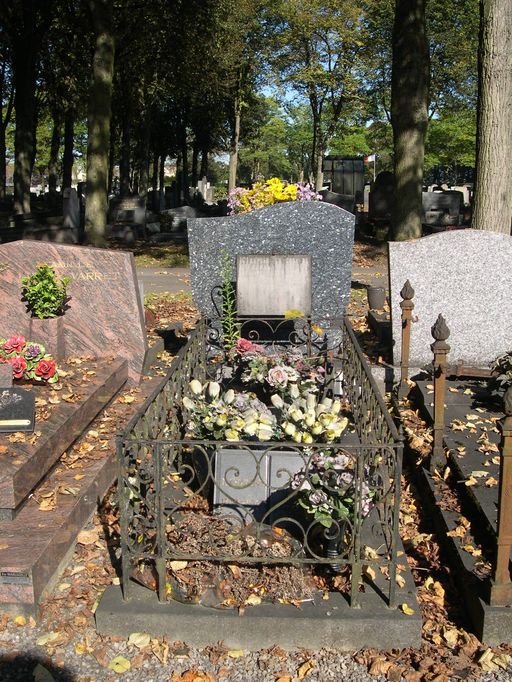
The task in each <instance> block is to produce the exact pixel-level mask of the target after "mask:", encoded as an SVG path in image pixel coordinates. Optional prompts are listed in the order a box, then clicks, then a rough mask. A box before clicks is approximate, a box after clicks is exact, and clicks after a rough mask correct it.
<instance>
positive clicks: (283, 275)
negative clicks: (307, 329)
mask: <svg viewBox="0 0 512 682" xmlns="http://www.w3.org/2000/svg"><path fill="white" fill-rule="evenodd" d="M237 310H238V313H239V314H240V315H284V313H285V311H286V310H298V311H300V312H301V313H303V314H304V315H309V314H310V313H311V257H310V256H266V255H262V256H238V257H237Z"/></svg>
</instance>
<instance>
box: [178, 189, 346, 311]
mask: <svg viewBox="0 0 512 682" xmlns="http://www.w3.org/2000/svg"><path fill="white" fill-rule="evenodd" d="M188 237H189V250H190V273H191V284H192V293H193V296H194V300H195V302H196V305H197V306H198V308H199V310H200V311H201V313H202V314H203V315H206V316H210V317H215V316H216V315H217V314H218V313H217V311H216V310H215V306H214V304H213V301H212V291H213V289H214V288H215V287H216V286H218V285H220V284H221V283H222V280H221V267H220V263H221V257H222V253H223V252H227V253H228V254H229V255H230V256H232V258H233V261H235V260H236V257H237V256H239V255H242V256H246V255H299V256H304V255H310V256H311V287H312V291H311V303H312V305H311V309H312V310H311V313H312V315H313V316H315V317H330V316H336V315H340V314H341V313H342V312H343V310H344V309H345V307H346V305H347V303H348V300H349V295H350V282H351V276H352V247H353V242H354V216H353V215H352V214H351V213H348V212H347V211H344V210H343V209H341V208H338V207H337V206H333V205H332V204H324V203H323V202H319V201H304V202H300V201H292V202H286V203H282V204H276V205H275V206H268V207H266V208H263V209H259V210H257V211H253V212H252V213H247V214H243V215H238V216H227V217H223V218H202V219H200V220H198V219H189V220H188ZM234 270H235V262H233V275H234Z"/></svg>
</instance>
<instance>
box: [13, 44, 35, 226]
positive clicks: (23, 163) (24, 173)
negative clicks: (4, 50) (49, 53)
mask: <svg viewBox="0 0 512 682" xmlns="http://www.w3.org/2000/svg"><path fill="white" fill-rule="evenodd" d="M36 61H37V58H36V54H35V52H34V49H33V47H32V45H30V44H25V43H23V42H22V41H21V40H20V41H17V44H16V46H15V48H14V50H13V71H14V87H15V96H14V108H15V111H16V131H15V134H14V212H15V213H17V214H21V213H30V180H31V173H30V169H31V165H32V155H33V152H34V112H35V88H36Z"/></svg>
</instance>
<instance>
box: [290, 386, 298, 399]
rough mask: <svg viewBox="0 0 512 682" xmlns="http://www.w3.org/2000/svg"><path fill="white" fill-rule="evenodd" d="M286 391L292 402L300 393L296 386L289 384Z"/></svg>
mask: <svg viewBox="0 0 512 682" xmlns="http://www.w3.org/2000/svg"><path fill="white" fill-rule="evenodd" d="M288 390H289V392H290V396H291V397H292V398H293V399H294V400H295V399H296V398H298V397H299V396H300V391H299V387H298V386H297V384H290V386H289V389H288Z"/></svg>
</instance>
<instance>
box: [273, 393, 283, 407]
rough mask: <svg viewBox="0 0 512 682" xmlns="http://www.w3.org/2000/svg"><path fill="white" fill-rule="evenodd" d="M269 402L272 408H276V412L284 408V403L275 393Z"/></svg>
mask: <svg viewBox="0 0 512 682" xmlns="http://www.w3.org/2000/svg"><path fill="white" fill-rule="evenodd" d="M270 402H271V403H272V405H273V406H274V407H277V409H278V410H281V409H282V408H283V407H284V401H283V399H282V398H281V396H279V395H277V393H274V395H273V396H272V397H271V398H270Z"/></svg>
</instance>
